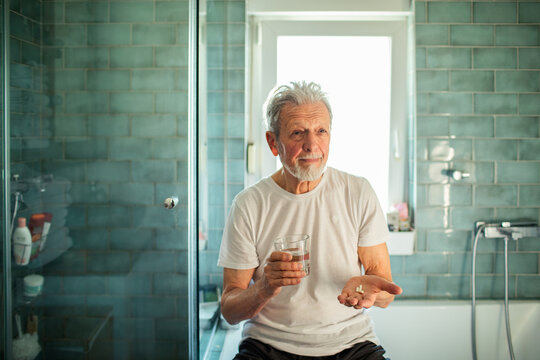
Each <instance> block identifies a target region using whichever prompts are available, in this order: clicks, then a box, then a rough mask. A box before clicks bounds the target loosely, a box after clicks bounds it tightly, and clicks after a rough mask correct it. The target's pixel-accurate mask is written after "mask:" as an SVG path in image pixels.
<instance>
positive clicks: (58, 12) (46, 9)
mask: <svg viewBox="0 0 540 360" xmlns="http://www.w3.org/2000/svg"><path fill="white" fill-rule="evenodd" d="M64 5H65V4H64V3H60V2H45V3H42V11H43V12H42V20H43V24H61V23H62V22H64V18H65V17H64V9H65V6H64Z"/></svg>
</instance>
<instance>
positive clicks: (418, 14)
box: [414, 1, 427, 24]
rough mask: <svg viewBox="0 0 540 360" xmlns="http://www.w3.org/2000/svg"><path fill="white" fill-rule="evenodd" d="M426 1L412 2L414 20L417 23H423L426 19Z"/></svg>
mask: <svg viewBox="0 0 540 360" xmlns="http://www.w3.org/2000/svg"><path fill="white" fill-rule="evenodd" d="M426 8H427V2H425V1H416V2H415V4H414V20H415V21H416V23H417V24H421V23H425V22H426V21H427V12H426Z"/></svg>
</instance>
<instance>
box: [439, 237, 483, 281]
mask: <svg viewBox="0 0 540 360" xmlns="http://www.w3.org/2000/svg"><path fill="white" fill-rule="evenodd" d="M469 242H471V238H469ZM449 260H450V273H453V274H471V273H472V253H471V252H467V253H458V254H452V255H449ZM475 270H476V274H491V273H493V255H492V254H482V253H479V254H477V255H476V268H475Z"/></svg>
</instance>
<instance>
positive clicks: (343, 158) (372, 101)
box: [277, 36, 391, 210]
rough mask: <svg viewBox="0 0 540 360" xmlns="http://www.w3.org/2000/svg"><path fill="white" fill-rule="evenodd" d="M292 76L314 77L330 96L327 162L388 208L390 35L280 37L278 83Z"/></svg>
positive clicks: (304, 78) (291, 79)
mask: <svg viewBox="0 0 540 360" xmlns="http://www.w3.org/2000/svg"><path fill="white" fill-rule="evenodd" d="M295 80H296V81H298V80H306V81H315V82H317V83H319V84H320V85H321V86H322V88H323V90H324V91H326V92H327V93H328V95H329V98H330V105H331V106H332V112H333V115H334V117H333V121H332V135H331V136H332V137H331V141H330V155H329V158H328V166H332V167H335V168H337V169H340V170H343V171H346V172H348V173H351V174H354V175H358V176H363V177H365V178H367V179H368V180H369V182H370V183H371V185H372V186H373V188H374V189H375V192H376V193H377V196H378V198H379V201H380V203H381V206H382V208H383V210H387V208H388V179H389V151H390V105H391V104H390V93H391V92H390V91H391V38H390V37H384V36H377V37H366V36H280V37H278V41H277V83H278V84H283V83H286V82H289V81H295ZM278 163H279V161H278ZM278 167H281V164H280V163H279V166H278Z"/></svg>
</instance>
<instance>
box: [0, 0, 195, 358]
mask: <svg viewBox="0 0 540 360" xmlns="http://www.w3.org/2000/svg"><path fill="white" fill-rule="evenodd" d="M197 3H198V2H197V1H196V0H189V1H186V0H177V1H158V0H148V1H129V0H127V1H112V0H104V1H91V0H82V1H77V2H72V1H69V0H59V1H42V0H24V1H21V0H11V1H7V0H4V1H2V3H1V6H2V24H1V25H2V26H1V38H2V55H1V58H2V59H1V60H2V74H1V78H2V98H1V99H0V101H1V104H2V128H1V130H2V134H1V135H2V144H1V146H2V185H3V186H2V191H1V192H0V195H1V201H2V220H3V221H2V225H1V231H2V243H3V247H2V250H1V251H2V253H1V255H2V256H1V257H0V258H1V259H2V260H1V261H2V263H1V265H2V267H1V275H2V284H1V285H2V286H1V287H2V315H1V316H2V324H3V326H2V330H1V331H2V333H1V335H2V339H3V342H2V344H1V345H0V346H1V348H0V354H1V355H0V358H3V359H12V358H14V355H20V354H21V351H24V350H27V351H35V353H36V354H38V353H39V354H40V355H39V356H41V359H154V358H156V359H157V358H159V359H188V358H195V357H196V354H197V351H198V350H197V348H196V347H197V336H198V334H197V324H196V322H197V304H196V294H197V291H196V286H197V276H196V269H197V249H196V244H195V242H196V237H197V236H196V232H197V221H196V217H197V216H196V211H195V210H196V172H195V167H196V163H197V161H196V158H197V151H196V149H197V147H196V146H197V144H196V139H197V136H196V121H195V119H196V117H195V115H196V114H195V109H196V106H195V105H196V101H195V96H194V94H196V91H197V89H196V69H197V66H196V58H197V57H196V50H197V49H196V48H197V41H196V36H197ZM169 197H176V198H177V199H178V201H177V203H176V204H175V205H176V206H174V207H172V208H171V209H167V208H166V207H164V206H163V202H164V200H165V199H166V198H169ZM17 218H25V219H26V223H27V224H28V225H29V227H30V231H31V233H32V245H31V246H30V248H29V250H31V257H30V260H29V263H28V264H27V265H22V264H17V263H16V261H15V259H14V258H13V257H12V252H13V247H12V243H11V226H12V221H13V220H14V221H15V224H16V223H17ZM46 223H49V224H50V227H49V226H48V225H47V224H46ZM30 275H39V276H40V277H42V279H43V286H42V288H39V287H38V288H36V287H34V288H32V286H35V285H34V284H31V283H30V282H29V281H28V280H29V279H31V277H29V276H30ZM38 278H39V277H38ZM25 279H26V281H25ZM16 318H18V319H20V320H21V321H20V323H21V326H20V330H19V327H18V326H17V322H16V321H15V319H16ZM21 349H22V350H21Z"/></svg>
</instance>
